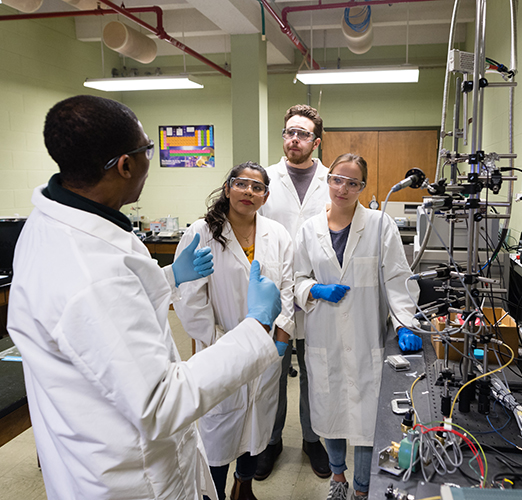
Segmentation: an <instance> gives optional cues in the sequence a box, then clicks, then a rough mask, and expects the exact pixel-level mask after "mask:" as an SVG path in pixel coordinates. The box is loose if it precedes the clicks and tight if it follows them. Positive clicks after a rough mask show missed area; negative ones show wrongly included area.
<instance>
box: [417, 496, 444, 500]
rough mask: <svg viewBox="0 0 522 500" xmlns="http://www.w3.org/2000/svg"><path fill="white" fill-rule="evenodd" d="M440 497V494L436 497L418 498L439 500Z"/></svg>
mask: <svg viewBox="0 0 522 500" xmlns="http://www.w3.org/2000/svg"><path fill="white" fill-rule="evenodd" d="M440 499H441V497H440V496H436V497H424V498H421V499H420V500H440Z"/></svg>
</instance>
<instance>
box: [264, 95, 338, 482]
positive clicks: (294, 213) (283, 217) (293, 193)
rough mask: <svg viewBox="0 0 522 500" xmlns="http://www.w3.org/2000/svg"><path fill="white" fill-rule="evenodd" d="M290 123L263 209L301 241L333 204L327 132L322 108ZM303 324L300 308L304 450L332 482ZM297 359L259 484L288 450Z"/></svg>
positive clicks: (298, 108) (297, 113)
mask: <svg viewBox="0 0 522 500" xmlns="http://www.w3.org/2000/svg"><path fill="white" fill-rule="evenodd" d="M284 124H285V128H284V129H283V133H282V136H283V150H284V153H285V156H283V157H282V158H281V160H280V161H279V163H276V164H275V165H272V166H270V167H268V168H267V173H268V175H269V177H270V198H269V199H268V200H267V202H266V203H265V205H263V206H262V207H261V209H260V210H259V213H260V214H261V215H264V216H265V217H269V218H271V219H274V220H276V221H278V222H280V223H281V224H283V226H285V228H286V229H287V230H288V232H289V233H290V236H291V237H292V239H293V240H294V241H295V237H296V235H297V231H298V229H299V228H300V227H301V225H302V224H303V222H304V221H306V220H307V219H309V218H310V217H313V216H314V215H317V214H318V213H320V212H321V211H322V210H323V209H324V207H325V205H326V204H327V203H328V202H329V201H330V197H329V195H328V186H327V184H326V176H327V174H328V169H327V168H326V167H325V166H324V165H323V164H322V163H321V161H320V160H319V159H317V158H312V153H313V152H314V151H315V150H316V149H317V148H318V147H319V144H320V143H321V136H322V133H323V120H322V119H321V117H320V116H319V114H318V113H317V110H315V109H314V108H312V107H311V106H307V105H304V104H298V105H295V106H292V107H291V108H290V109H289V110H288V111H287V112H286V115H285V118H284ZM303 321H304V313H303V312H302V311H301V310H299V309H297V310H296V312H295V326H296V328H295V339H296V341H295V343H296V350H297V359H298V362H299V376H300V379H299V382H300V402H299V413H300V418H301V429H302V434H303V451H304V452H305V453H306V454H307V455H308V456H309V458H310V465H311V466H312V469H313V471H314V472H315V474H317V475H318V476H319V477H322V478H326V477H329V476H330V475H331V471H330V466H329V463H328V455H327V453H326V450H325V449H324V447H323V445H322V443H321V441H320V440H319V436H318V435H317V434H316V433H315V432H314V431H313V430H312V426H311V424H310V405H309V401H308V376H307V371H306V364H305V355H304V349H305V341H304V328H303ZM290 342H291V341H290ZM291 355H292V349H287V350H286V354H285V357H284V358H283V366H282V375H281V379H280V384H279V405H278V409H277V415H276V422H275V424H274V430H273V433H272V437H271V439H270V443H269V445H268V447H267V448H266V450H265V451H264V452H263V453H261V455H259V456H258V466H257V470H256V477H255V478H256V479H257V480H258V481H261V480H263V479H266V478H267V477H268V476H269V475H270V473H271V472H272V469H273V466H274V462H275V460H276V458H277V457H278V456H279V454H280V453H281V452H282V450H283V441H282V432H283V427H284V425H285V418H286V406H287V398H286V389H287V374H288V369H289V367H290V361H291Z"/></svg>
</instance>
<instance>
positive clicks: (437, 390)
mask: <svg viewBox="0 0 522 500" xmlns="http://www.w3.org/2000/svg"><path fill="white" fill-rule="evenodd" d="M422 337H423V339H422V340H423V350H422V351H420V352H417V353H413V354H411V355H406V356H405V357H406V359H407V360H408V361H409V362H410V365H411V366H410V368H409V369H408V370H404V371H396V370H395V369H394V368H393V367H392V366H391V364H390V363H388V362H386V361H385V362H384V367H383V374H382V382H381V388H380V393H379V402H378V413H377V425H376V429H375V441H374V448H373V455H372V466H371V480H370V491H369V499H370V500H381V499H382V498H385V492H386V491H387V489H388V488H389V487H390V488H391V489H398V490H402V491H403V492H406V493H408V494H411V495H415V498H418V499H422V498H427V497H434V496H439V495H440V486H441V485H442V484H443V483H445V482H446V483H454V484H458V485H460V486H462V487H471V486H473V485H474V484H477V483H478V476H477V474H476V473H475V471H474V470H473V469H471V468H470V466H469V461H470V459H471V457H472V453H471V452H470V451H469V448H468V449H466V450H464V448H463V450H464V460H463V463H462V465H461V466H460V470H457V471H456V472H455V473H453V474H449V473H448V474H446V475H444V476H441V475H438V474H434V475H433V477H430V479H431V480H430V482H428V483H426V482H425V481H424V478H423V474H422V472H421V471H420V470H417V471H416V472H413V473H412V474H411V477H410V478H409V480H408V481H406V482H404V481H403V480H402V475H401V476H397V475H394V474H392V473H390V472H386V471H384V470H382V469H381V467H380V466H379V463H380V462H381V465H382V466H383V467H385V468H387V469H390V468H391V469H394V468H395V470H396V471H397V470H398V469H397V468H396V467H394V466H397V465H398V464H397V462H396V461H395V462H394V461H393V459H392V460H389V459H388V457H387V453H386V452H384V453H381V452H383V451H384V450H386V449H387V448H388V447H390V445H391V442H392V441H395V442H397V443H400V441H401V440H402V439H403V434H402V431H401V422H402V420H403V418H404V415H403V414H397V413H394V411H393V410H394V409H395V410H396V411H399V412H400V411H404V410H405V409H406V408H408V407H410V405H409V404H408V401H407V400H408V397H409V398H410V401H411V400H413V404H414V405H415V409H416V411H417V413H418V415H419V418H420V419H421V421H422V422H423V423H426V422H430V424H427V425H428V426H432V425H433V422H436V421H440V420H442V414H441V395H442V388H441V387H440V386H438V385H437V382H438V378H437V375H438V373H439V372H440V366H441V364H442V360H437V357H436V355H435V350H434V348H433V346H432V343H431V335H430V333H429V332H426V333H425V334H423V335H422ZM398 354H402V355H403V356H404V354H403V353H401V351H400V348H399V346H398V343H397V338H396V337H395V338H391V339H389V340H388V341H387V342H386V345H385V354H384V359H385V360H386V359H387V357H388V356H393V355H398ZM450 367H451V368H453V370H454V371H455V374H456V377H455V378H456V380H457V382H458V381H459V378H460V375H459V365H458V363H455V364H451V365H450ZM506 372H507V370H506ZM423 373H424V374H425V377H424V378H422V379H420V380H419V381H418V382H417V383H416V384H415V386H414V389H413V394H410V389H411V386H412V384H413V382H414V381H415V380H416V378H417V377H419V376H420V375H421V374H423ZM507 376H508V380H509V379H510V378H511V380H509V382H510V386H511V389H512V391H513V393H514V395H515V397H516V398H517V400H518V401H519V402H520V401H522V394H521V391H522V384H521V382H520V379H517V380H515V379H516V377H514V376H510V375H509V372H508V375H507ZM512 381H514V382H515V383H514V384H513V385H511V382H512ZM457 390H458V388H452V390H451V396H452V397H454V396H455V394H456V392H457ZM406 391H407V392H408V395H406V393H405V392H406ZM515 391H517V392H515ZM506 411H507V412H508V413H510V412H509V410H506ZM497 415H498V418H497ZM452 416H453V422H454V423H455V424H456V425H460V426H461V427H462V428H465V429H466V430H467V431H469V432H471V433H472V434H473V435H474V436H475V437H477V439H478V441H479V442H480V443H481V444H482V446H483V448H484V451H485V453H486V456H487V458H488V475H487V478H488V480H491V479H492V478H493V476H494V475H495V474H496V473H498V472H505V473H506V474H508V475H509V473H510V472H512V471H510V470H509V468H507V467H506V466H505V465H503V464H502V463H501V462H500V461H498V460H497V459H496V458H497V457H500V459H504V460H505V457H506V456H507V457H509V458H511V459H514V460H516V461H517V462H519V463H522V452H520V451H518V450H517V449H515V448H514V447H513V446H511V445H508V444H507V443H506V442H505V441H503V439H502V438H501V437H500V436H498V435H497V434H496V433H495V432H493V431H492V428H491V426H490V425H489V424H488V422H487V420H486V415H484V414H480V413H478V411H477V402H476V401H474V402H472V403H471V409H470V412H469V413H460V412H459V409H458V402H457V404H456V405H455V410H454V413H453V415H452ZM489 417H490V420H491V421H492V422H493V423H494V425H495V426H496V427H497V428H500V427H502V425H504V424H505V423H506V421H507V420H508V416H507V414H506V413H505V412H504V410H503V409H502V407H501V405H500V404H498V403H497V404H496V406H495V407H494V402H493V401H491V410H490V414H489ZM511 417H513V415H512V414H511ZM501 432H502V433H503V434H504V435H505V436H506V437H508V438H509V439H510V440H513V441H514V442H515V443H516V444H517V445H518V446H522V438H521V435H520V429H519V428H518V426H517V424H516V422H515V419H514V418H511V420H510V421H509V422H508V424H506V427H504V428H503V429H502V431H501ZM490 446H492V447H495V448H498V449H500V451H501V452H502V453H503V454H504V457H503V456H501V455H496V454H495V453H493V452H492V450H491V448H490ZM472 465H473V466H474V467H475V469H478V467H477V463H476V462H474V463H473V464H472ZM429 470H430V472H431V471H432V470H433V468H432V467H431V466H430V467H429ZM516 470H517V471H518V472H519V473H520V472H521V471H520V469H516ZM469 478H471V479H469ZM517 483H518V485H520V484H521V482H520V481H517ZM518 487H519V488H520V486H518ZM490 491H491V490H490ZM389 498H394V497H391V496H390V497H389ZM404 498H406V497H404ZM520 498H522V496H521V497H520Z"/></svg>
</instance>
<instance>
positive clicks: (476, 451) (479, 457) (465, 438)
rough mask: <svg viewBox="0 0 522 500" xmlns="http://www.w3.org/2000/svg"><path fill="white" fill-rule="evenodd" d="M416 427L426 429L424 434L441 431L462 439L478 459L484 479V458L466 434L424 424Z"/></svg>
mask: <svg viewBox="0 0 522 500" xmlns="http://www.w3.org/2000/svg"><path fill="white" fill-rule="evenodd" d="M415 427H421V428H422V429H424V431H422V433H423V434H426V433H428V432H438V431H441V432H451V433H453V434H455V435H457V436H459V437H460V438H462V439H463V440H464V442H465V443H466V444H467V445H468V446H469V448H470V450H471V451H472V452H473V455H474V456H476V459H477V463H478V464H479V469H480V474H481V476H482V477H484V463H483V462H482V457H481V456H480V453H479V452H478V450H477V448H476V446H475V445H474V443H473V442H472V441H471V440H470V439H469V438H468V437H467V436H465V435H464V434H462V433H460V432H459V431H456V430H455V429H449V430H448V429H445V428H444V427H440V426H439V427H432V428H428V427H426V426H424V425H422V424H417V425H415V426H413V428H414V429H415ZM483 487H484V486H483V484H482V482H481V488H483Z"/></svg>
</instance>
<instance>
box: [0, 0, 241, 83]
mask: <svg viewBox="0 0 522 500" xmlns="http://www.w3.org/2000/svg"><path fill="white" fill-rule="evenodd" d="M100 2H102V3H104V4H105V5H107V6H109V7H111V8H110V9H95V10H79V11H72V12H42V13H33V14H14V15H9V16H0V21H21V20H27V19H50V18H55V17H83V16H105V15H108V14H122V15H123V16H125V17H127V18H128V19H130V20H131V21H133V22H135V23H136V24H139V25H140V26H141V27H143V28H145V29H146V30H148V31H150V32H151V33H154V34H155V35H156V36H157V37H158V38H160V39H161V40H165V41H166V42H168V43H170V44H171V45H174V47H176V48H178V49H180V50H182V51H183V52H186V53H187V54H189V55H191V56H192V57H194V58H196V59H198V60H199V61H201V62H203V63H205V64H207V65H208V66H210V67H211V68H213V69H215V70H216V71H219V72H220V73H221V74H223V75H225V76H227V77H228V78H232V74H231V73H230V72H229V71H227V70H225V69H223V68H222V67H220V66H218V65H217V64H215V63H213V62H212V61H211V60H209V59H207V58H206V57H204V56H202V55H201V54H199V53H198V52H195V51H194V50H192V49H191V48H190V47H187V46H186V45H185V44H183V43H181V42H179V41H178V40H176V39H175V38H172V37H171V36H169V35H168V34H167V33H166V31H165V29H164V28H163V11H162V10H161V8H159V7H156V6H152V7H130V8H123V7H118V6H117V5H115V4H113V3H112V2H110V1H107V0H100ZM132 12H136V13H142V12H153V13H155V14H156V19H157V21H156V23H157V25H158V27H157V28H155V27H154V26H151V25H150V24H147V23H146V22H144V21H142V20H141V19H140V18H138V17H136V16H134V15H132Z"/></svg>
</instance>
